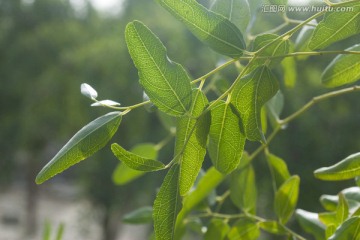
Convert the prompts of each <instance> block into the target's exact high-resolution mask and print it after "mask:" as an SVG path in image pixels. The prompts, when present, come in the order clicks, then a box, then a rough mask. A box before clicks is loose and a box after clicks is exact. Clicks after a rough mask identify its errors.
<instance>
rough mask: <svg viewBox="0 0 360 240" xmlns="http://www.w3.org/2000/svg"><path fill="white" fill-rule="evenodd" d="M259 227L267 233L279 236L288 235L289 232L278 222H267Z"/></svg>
mask: <svg viewBox="0 0 360 240" xmlns="http://www.w3.org/2000/svg"><path fill="white" fill-rule="evenodd" d="M259 226H260V228H261V229H263V230H264V231H266V232H269V233H272V234H277V235H287V234H288V232H287V231H286V229H285V228H284V227H283V226H281V225H280V224H279V223H278V222H275V221H265V222H259Z"/></svg>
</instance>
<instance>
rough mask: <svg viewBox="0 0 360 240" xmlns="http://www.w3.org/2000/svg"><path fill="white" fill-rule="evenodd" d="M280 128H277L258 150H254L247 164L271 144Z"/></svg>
mask: <svg viewBox="0 0 360 240" xmlns="http://www.w3.org/2000/svg"><path fill="white" fill-rule="evenodd" d="M280 130H281V126H280V125H279V126H277V127H276V128H275V129H274V131H273V132H272V133H271V134H270V136H269V137H268V138H267V140H266V143H265V144H263V145H261V146H260V147H258V149H256V150H255V152H253V153H252V154H251V155H250V156H249V160H250V161H249V162H251V161H252V160H253V159H254V158H256V157H257V156H258V155H259V154H260V153H261V152H262V151H264V150H265V149H266V148H267V147H268V146H269V145H270V143H271V142H272V140H273V139H274V138H275V136H276V135H277V134H278V133H279V132H280Z"/></svg>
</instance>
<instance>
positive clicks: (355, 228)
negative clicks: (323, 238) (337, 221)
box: [329, 217, 360, 240]
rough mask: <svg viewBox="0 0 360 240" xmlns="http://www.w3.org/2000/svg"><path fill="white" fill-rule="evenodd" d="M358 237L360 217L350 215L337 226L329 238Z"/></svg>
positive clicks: (339, 239) (334, 239)
mask: <svg viewBox="0 0 360 240" xmlns="http://www.w3.org/2000/svg"><path fill="white" fill-rule="evenodd" d="M359 237H360V217H352V218H349V219H348V220H346V221H345V222H344V223H343V224H341V225H340V227H338V228H337V229H336V231H335V233H334V235H332V236H331V237H330V238H329V240H344V239H347V240H351V239H353V240H356V239H359Z"/></svg>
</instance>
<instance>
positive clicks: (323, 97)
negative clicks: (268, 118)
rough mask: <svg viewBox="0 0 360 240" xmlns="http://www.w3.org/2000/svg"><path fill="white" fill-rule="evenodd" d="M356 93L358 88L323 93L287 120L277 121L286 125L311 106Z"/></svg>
mask: <svg viewBox="0 0 360 240" xmlns="http://www.w3.org/2000/svg"><path fill="white" fill-rule="evenodd" d="M357 91H360V86H353V87H350V88H345V89H341V90H338V91H333V92H329V93H325V94H323V95H320V96H317V97H314V98H313V99H312V100H311V101H309V102H308V103H307V104H305V105H304V106H303V107H302V108H300V109H299V110H298V111H297V112H295V113H293V114H292V115H290V116H289V117H287V118H285V119H283V120H279V124H280V125H281V126H283V125H286V124H288V123H289V122H291V121H292V120H294V119H295V118H297V117H299V116H301V115H302V114H303V113H304V112H306V111H307V110H309V109H310V108H311V107H312V106H314V105H315V104H316V103H318V102H322V101H324V100H327V99H329V98H333V97H337V96H341V95H344V94H347V93H350V92H357Z"/></svg>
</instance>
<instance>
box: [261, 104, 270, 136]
mask: <svg viewBox="0 0 360 240" xmlns="http://www.w3.org/2000/svg"><path fill="white" fill-rule="evenodd" d="M260 119H261V120H260V121H261V129H262V131H263V134H264V135H265V134H266V132H267V128H268V122H267V109H266V106H263V107H262V108H261V113H260Z"/></svg>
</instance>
